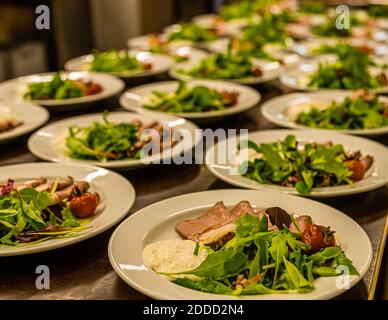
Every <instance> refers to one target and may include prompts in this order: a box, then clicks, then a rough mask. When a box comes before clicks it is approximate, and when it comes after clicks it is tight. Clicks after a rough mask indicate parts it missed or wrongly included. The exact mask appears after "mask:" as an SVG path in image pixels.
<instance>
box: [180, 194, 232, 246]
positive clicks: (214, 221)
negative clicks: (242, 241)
mask: <svg viewBox="0 0 388 320" xmlns="http://www.w3.org/2000/svg"><path fill="white" fill-rule="evenodd" d="M229 218H230V213H229V211H228V209H227V208H226V207H225V205H224V203H223V202H217V203H216V204H215V206H214V207H212V208H210V209H209V210H208V211H207V212H206V213H205V214H203V215H202V216H200V217H198V218H196V219H190V220H185V221H182V222H180V223H178V224H177V225H176V226H175V230H176V231H177V232H178V233H179V234H180V235H181V236H182V237H184V238H187V239H190V240H197V239H198V236H199V235H200V234H202V233H204V232H206V231H207V230H209V229H212V228H214V227H216V226H220V225H223V224H225V223H227V222H228V220H229Z"/></svg>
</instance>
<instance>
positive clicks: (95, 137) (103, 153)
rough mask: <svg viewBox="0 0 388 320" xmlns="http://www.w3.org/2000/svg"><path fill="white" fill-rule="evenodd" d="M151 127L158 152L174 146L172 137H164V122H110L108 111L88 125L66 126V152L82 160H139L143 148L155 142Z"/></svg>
mask: <svg viewBox="0 0 388 320" xmlns="http://www.w3.org/2000/svg"><path fill="white" fill-rule="evenodd" d="M151 130H152V131H156V132H158V146H157V147H158V148H159V150H160V151H162V150H164V149H167V148H171V147H172V146H173V145H174V142H172V140H171V139H168V140H167V139H164V135H163V125H162V124H161V123H159V122H157V121H155V122H152V123H150V124H143V123H142V122H140V121H133V122H131V123H112V122H110V121H109V119H108V113H104V115H103V121H102V122H95V123H94V124H93V125H92V126H90V127H83V128H81V127H78V126H72V127H70V128H69V133H68V136H67V138H66V146H67V149H68V152H67V154H68V156H69V157H71V158H73V159H82V160H98V161H108V160H122V159H140V158H141V156H142V155H143V152H144V150H143V148H144V147H145V146H146V145H147V144H149V143H154V139H153V136H152V132H151ZM146 155H147V154H144V156H146Z"/></svg>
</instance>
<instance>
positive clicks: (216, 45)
mask: <svg viewBox="0 0 388 320" xmlns="http://www.w3.org/2000/svg"><path fill="white" fill-rule="evenodd" d="M229 41H230V40H228V39H219V40H216V41H213V42H209V43H208V44H207V45H206V47H207V49H208V50H209V51H211V52H214V53H227V51H228V45H229ZM291 42H293V41H291ZM285 49H286V47H284V46H281V45H276V44H267V45H266V46H265V47H264V50H265V51H266V52H267V53H268V54H270V55H271V56H273V57H274V58H276V59H279V60H282V61H283V63H284V64H285V65H286V66H293V65H295V64H297V63H298V62H299V61H300V57H299V56H298V55H297V54H294V53H289V52H287V51H286V50H285Z"/></svg>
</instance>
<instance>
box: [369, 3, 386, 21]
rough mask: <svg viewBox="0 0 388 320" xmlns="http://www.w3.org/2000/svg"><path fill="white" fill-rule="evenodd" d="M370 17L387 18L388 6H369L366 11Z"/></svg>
mask: <svg viewBox="0 0 388 320" xmlns="http://www.w3.org/2000/svg"><path fill="white" fill-rule="evenodd" d="M367 12H368V15H369V16H370V17H376V18H387V17H388V6H387V5H370V6H369V7H368V9H367Z"/></svg>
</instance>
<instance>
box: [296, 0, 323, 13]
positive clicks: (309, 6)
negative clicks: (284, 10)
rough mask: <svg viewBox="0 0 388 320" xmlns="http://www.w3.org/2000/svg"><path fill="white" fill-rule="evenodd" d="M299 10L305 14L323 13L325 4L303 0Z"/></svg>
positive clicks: (312, 0)
mask: <svg viewBox="0 0 388 320" xmlns="http://www.w3.org/2000/svg"><path fill="white" fill-rule="evenodd" d="M300 11H301V12H303V13H307V14H325V13H326V5H325V4H324V3H323V2H321V1H314V0H307V1H306V0H305V1H303V2H302V4H301V5H300Z"/></svg>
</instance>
